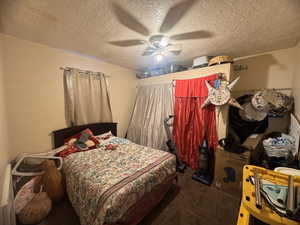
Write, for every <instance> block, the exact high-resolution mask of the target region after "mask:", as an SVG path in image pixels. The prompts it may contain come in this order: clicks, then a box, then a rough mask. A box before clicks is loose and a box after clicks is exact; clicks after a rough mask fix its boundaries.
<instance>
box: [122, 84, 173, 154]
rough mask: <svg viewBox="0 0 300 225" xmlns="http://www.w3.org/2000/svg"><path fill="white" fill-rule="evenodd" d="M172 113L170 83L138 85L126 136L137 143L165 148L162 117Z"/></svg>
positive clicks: (171, 86)
mask: <svg viewBox="0 0 300 225" xmlns="http://www.w3.org/2000/svg"><path fill="white" fill-rule="evenodd" d="M172 114H173V85H172V84H158V85H147V86H141V87H139V89H138V93H137V99H136V103H135V107H134V111H133V114H132V118H131V122H130V124H129V128H128V131H127V138H128V139H129V140H131V141H133V142H135V143H137V144H141V145H145V146H149V147H152V148H157V149H166V141H167V137H166V133H165V128H164V119H165V118H166V117H168V116H169V115H172Z"/></svg>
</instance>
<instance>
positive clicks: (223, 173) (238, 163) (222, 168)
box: [213, 149, 250, 199]
mask: <svg viewBox="0 0 300 225" xmlns="http://www.w3.org/2000/svg"><path fill="white" fill-rule="evenodd" d="M215 156H216V163H215V177H214V182H213V186H214V187H216V188H217V189H219V190H221V191H224V192H226V193H227V194H230V195H231V196H233V197H236V198H238V199H239V198H241V196H242V177H243V167H244V166H245V165H247V164H249V157H250V151H247V152H244V153H242V154H237V153H231V152H227V151H224V150H223V149H217V151H216V154H215Z"/></svg>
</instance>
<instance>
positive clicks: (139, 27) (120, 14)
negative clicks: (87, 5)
mask: <svg viewBox="0 0 300 225" xmlns="http://www.w3.org/2000/svg"><path fill="white" fill-rule="evenodd" d="M112 6H113V10H114V12H115V15H116V17H117V19H118V21H119V22H120V23H121V24H122V25H124V26H125V27H127V28H129V29H130V30H133V31H135V32H137V33H139V34H141V35H144V36H149V34H150V32H149V30H148V29H147V28H146V27H145V26H144V25H143V24H141V23H140V22H139V21H137V19H136V18H134V17H133V16H132V15H131V14H130V13H129V12H126V10H125V9H123V8H122V7H121V6H120V5H118V4H116V3H112Z"/></svg>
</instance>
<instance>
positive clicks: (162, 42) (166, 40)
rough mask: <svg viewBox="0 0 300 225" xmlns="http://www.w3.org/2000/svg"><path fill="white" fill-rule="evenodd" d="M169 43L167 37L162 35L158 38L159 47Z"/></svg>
mask: <svg viewBox="0 0 300 225" xmlns="http://www.w3.org/2000/svg"><path fill="white" fill-rule="evenodd" d="M168 45H169V38H168V37H166V36H163V37H162V39H161V40H160V46H161V47H167V46H168Z"/></svg>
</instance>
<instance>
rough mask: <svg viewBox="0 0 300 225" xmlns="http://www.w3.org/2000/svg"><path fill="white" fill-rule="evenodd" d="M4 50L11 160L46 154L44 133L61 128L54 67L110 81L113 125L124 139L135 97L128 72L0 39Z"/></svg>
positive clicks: (61, 104) (59, 86) (58, 77)
mask: <svg viewBox="0 0 300 225" xmlns="http://www.w3.org/2000/svg"><path fill="white" fill-rule="evenodd" d="M0 38H2V39H3V44H4V53H5V58H4V66H5V87H6V100H7V113H8V114H7V120H8V130H9V140H10V141H9V143H10V151H11V152H12V155H11V157H14V156H16V155H17V154H18V153H21V152H41V151H45V150H48V149H50V148H51V137H50V133H51V131H53V130H56V129H61V128H64V127H65V126H66V125H65V117H64V92H63V76H62V71H61V70H60V69H59V67H65V66H69V67H76V68H80V69H87V70H92V71H101V72H104V73H106V74H107V75H109V76H110V78H108V79H109V83H110V87H111V88H110V94H111V104H112V112H113V119H114V121H115V122H118V135H119V136H124V135H125V132H126V129H127V126H128V122H129V118H130V115H131V111H132V108H133V104H134V101H135V95H136V88H135V87H136V81H137V79H136V77H135V73H134V71H131V70H129V69H125V68H122V67H120V66H115V65H113V64H109V63H106V62H103V61H100V60H97V59H95V58H91V57H86V56H83V55H79V54H75V53H70V52H66V51H63V50H59V49H55V48H51V47H48V46H44V45H40V44H36V43H32V42H28V41H24V40H20V39H16V38H14V37H11V36H5V35H0Z"/></svg>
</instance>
